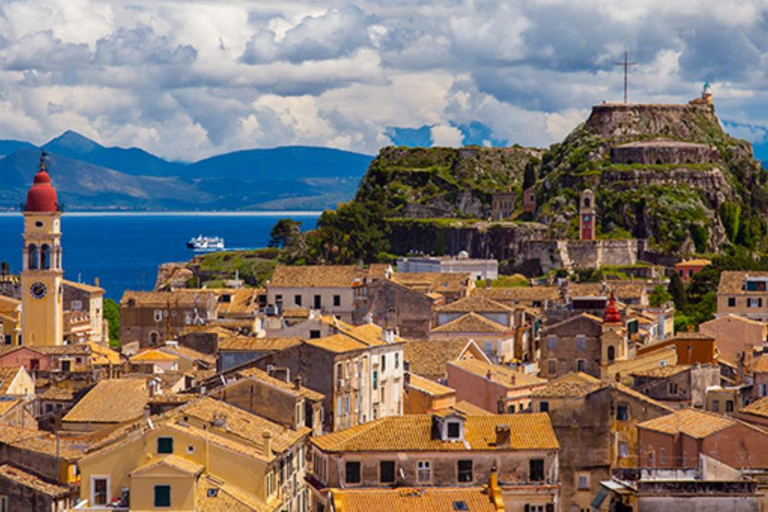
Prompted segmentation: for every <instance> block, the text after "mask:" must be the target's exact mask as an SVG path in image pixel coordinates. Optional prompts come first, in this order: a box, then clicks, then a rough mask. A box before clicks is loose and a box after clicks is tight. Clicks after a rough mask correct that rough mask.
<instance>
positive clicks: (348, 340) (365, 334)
mask: <svg viewBox="0 0 768 512" xmlns="http://www.w3.org/2000/svg"><path fill="white" fill-rule="evenodd" d="M335 325H336V328H337V329H338V330H339V332H338V333H336V334H332V335H330V336H326V337H324V338H311V339H308V340H304V343H306V344H308V345H312V346H314V347H318V348H322V349H324V350H328V351H330V352H337V353H343V352H351V351H353V350H362V349H366V348H369V347H378V346H382V345H388V344H389V343H387V342H386V341H384V329H382V328H381V327H379V326H378V325H375V324H363V325H359V326H350V325H348V324H344V323H341V322H340V323H338V324H335ZM393 339H394V342H395V343H401V342H402V341H403V340H402V338H400V337H398V336H395V337H394V338H393Z"/></svg>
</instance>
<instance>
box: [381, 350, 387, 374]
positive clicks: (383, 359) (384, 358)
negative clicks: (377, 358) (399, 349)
mask: <svg viewBox="0 0 768 512" xmlns="http://www.w3.org/2000/svg"><path fill="white" fill-rule="evenodd" d="M386 370H387V356H386V355H384V354H381V373H384V372H385V371H386Z"/></svg>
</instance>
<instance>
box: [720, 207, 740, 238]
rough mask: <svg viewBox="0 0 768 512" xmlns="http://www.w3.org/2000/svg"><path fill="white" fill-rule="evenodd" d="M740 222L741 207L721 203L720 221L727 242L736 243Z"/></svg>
mask: <svg viewBox="0 0 768 512" xmlns="http://www.w3.org/2000/svg"><path fill="white" fill-rule="evenodd" d="M740 220H741V207H740V206H739V205H738V204H736V203H729V202H726V203H723V204H722V205H720V221H721V222H722V223H723V227H724V228H725V234H726V235H728V240H730V241H731V242H735V241H736V237H737V236H738V234H739V223H740Z"/></svg>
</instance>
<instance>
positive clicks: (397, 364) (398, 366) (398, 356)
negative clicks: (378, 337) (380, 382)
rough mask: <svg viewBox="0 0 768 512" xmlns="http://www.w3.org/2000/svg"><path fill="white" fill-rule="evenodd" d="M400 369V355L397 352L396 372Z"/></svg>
mask: <svg viewBox="0 0 768 512" xmlns="http://www.w3.org/2000/svg"><path fill="white" fill-rule="evenodd" d="M398 368H400V354H399V353H397V352H395V370H397V369H398Z"/></svg>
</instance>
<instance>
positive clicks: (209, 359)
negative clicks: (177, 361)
mask: <svg viewBox="0 0 768 512" xmlns="http://www.w3.org/2000/svg"><path fill="white" fill-rule="evenodd" d="M158 350H159V351H160V352H164V353H166V354H171V355H175V356H178V357H180V358H182V359H188V360H193V361H202V362H204V363H208V364H209V365H215V364H216V356H212V355H210V354H205V353H203V352H198V351H197V350H195V349H192V348H189V347H187V346H184V345H176V346H174V345H165V346H163V347H159V348H158Z"/></svg>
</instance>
